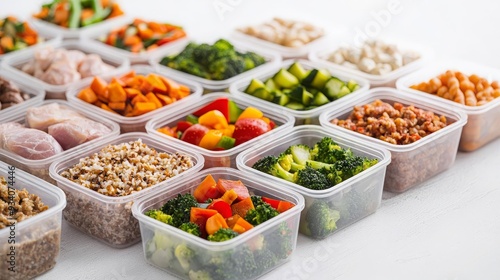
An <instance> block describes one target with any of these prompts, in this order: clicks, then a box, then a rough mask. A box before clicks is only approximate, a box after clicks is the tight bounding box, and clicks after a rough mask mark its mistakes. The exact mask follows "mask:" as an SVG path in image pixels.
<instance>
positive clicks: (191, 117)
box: [186, 114, 198, 124]
mask: <svg viewBox="0 0 500 280" xmlns="http://www.w3.org/2000/svg"><path fill="white" fill-rule="evenodd" d="M186 121H187V122H190V123H191V124H197V123H198V117H197V116H195V115H191V114H189V115H187V116H186Z"/></svg>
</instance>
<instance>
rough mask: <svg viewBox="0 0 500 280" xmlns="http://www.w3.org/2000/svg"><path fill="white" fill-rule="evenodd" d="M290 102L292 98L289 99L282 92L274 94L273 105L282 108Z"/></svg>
mask: <svg viewBox="0 0 500 280" xmlns="http://www.w3.org/2000/svg"><path fill="white" fill-rule="evenodd" d="M289 102H290V97H288V95H286V94H283V93H281V92H275V93H274V98H273V103H276V104H279V105H281V106H285V105H286V104H288V103H289Z"/></svg>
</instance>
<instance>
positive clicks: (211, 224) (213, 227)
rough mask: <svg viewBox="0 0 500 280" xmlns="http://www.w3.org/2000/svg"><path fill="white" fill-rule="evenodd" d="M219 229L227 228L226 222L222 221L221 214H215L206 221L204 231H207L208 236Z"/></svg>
mask: <svg viewBox="0 0 500 280" xmlns="http://www.w3.org/2000/svg"><path fill="white" fill-rule="evenodd" d="M221 228H229V226H228V225H227V223H226V220H225V219H224V217H222V215H221V214H219V213H217V214H215V215H213V216H212V217H210V218H208V219H207V223H206V226H205V229H206V230H207V233H208V234H214V233H216V232H217V231H218V230H219V229H221Z"/></svg>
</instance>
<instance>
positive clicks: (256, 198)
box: [250, 195, 266, 207]
mask: <svg viewBox="0 0 500 280" xmlns="http://www.w3.org/2000/svg"><path fill="white" fill-rule="evenodd" d="M250 199H252V204H253V207H257V206H259V205H262V204H264V203H266V202H264V201H263V200H262V196H258V195H252V196H250Z"/></svg>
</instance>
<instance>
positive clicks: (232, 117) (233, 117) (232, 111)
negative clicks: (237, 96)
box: [228, 100, 243, 123]
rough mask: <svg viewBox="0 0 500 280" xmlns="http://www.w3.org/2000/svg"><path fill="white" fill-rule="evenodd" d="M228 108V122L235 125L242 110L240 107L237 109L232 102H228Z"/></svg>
mask: <svg viewBox="0 0 500 280" xmlns="http://www.w3.org/2000/svg"><path fill="white" fill-rule="evenodd" d="M228 106H229V122H230V123H235V122H236V121H237V120H238V117H239V116H240V115H241V113H242V112H243V110H242V109H241V108H240V107H238V105H237V104H236V103H235V102H234V101H232V100H229V101H228Z"/></svg>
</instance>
